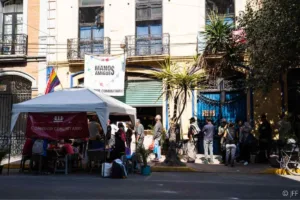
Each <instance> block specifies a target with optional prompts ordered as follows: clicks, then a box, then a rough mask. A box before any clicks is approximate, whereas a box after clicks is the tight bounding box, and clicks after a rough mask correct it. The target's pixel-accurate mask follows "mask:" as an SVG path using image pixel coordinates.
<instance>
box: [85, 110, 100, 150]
mask: <svg viewBox="0 0 300 200" xmlns="http://www.w3.org/2000/svg"><path fill="white" fill-rule="evenodd" d="M89 134H90V135H89V143H88V148H89V149H97V148H102V144H100V138H101V135H102V134H103V129H102V127H101V125H100V124H99V123H98V122H97V116H96V115H93V116H92V119H91V121H90V122H89Z"/></svg>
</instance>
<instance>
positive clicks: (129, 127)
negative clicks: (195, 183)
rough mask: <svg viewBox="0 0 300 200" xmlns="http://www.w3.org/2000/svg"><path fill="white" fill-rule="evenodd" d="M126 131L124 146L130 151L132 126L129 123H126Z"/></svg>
mask: <svg viewBox="0 0 300 200" xmlns="http://www.w3.org/2000/svg"><path fill="white" fill-rule="evenodd" d="M126 127H127V131H126V146H127V148H129V149H130V145H131V141H132V134H133V131H132V126H131V124H130V123H126Z"/></svg>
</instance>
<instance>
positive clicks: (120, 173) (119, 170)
mask: <svg viewBox="0 0 300 200" xmlns="http://www.w3.org/2000/svg"><path fill="white" fill-rule="evenodd" d="M111 178H115V179H122V178H127V172H126V169H125V166H124V165H123V163H122V161H121V160H120V159H116V160H114V162H113V164H112V167H111Z"/></svg>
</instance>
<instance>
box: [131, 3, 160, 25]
mask: <svg viewBox="0 0 300 200" xmlns="http://www.w3.org/2000/svg"><path fill="white" fill-rule="evenodd" d="M161 19H162V1H161V0H160V1H150V0H147V1H137V3H136V21H146V20H161Z"/></svg>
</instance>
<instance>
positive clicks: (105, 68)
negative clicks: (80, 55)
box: [84, 55, 125, 96]
mask: <svg viewBox="0 0 300 200" xmlns="http://www.w3.org/2000/svg"><path fill="white" fill-rule="evenodd" d="M124 81H125V63H124V57H123V56H121V57H98V56H90V55H85V57H84V86H85V87H89V88H93V89H95V90H97V91H100V92H103V93H104V94H106V95H109V96H124Z"/></svg>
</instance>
